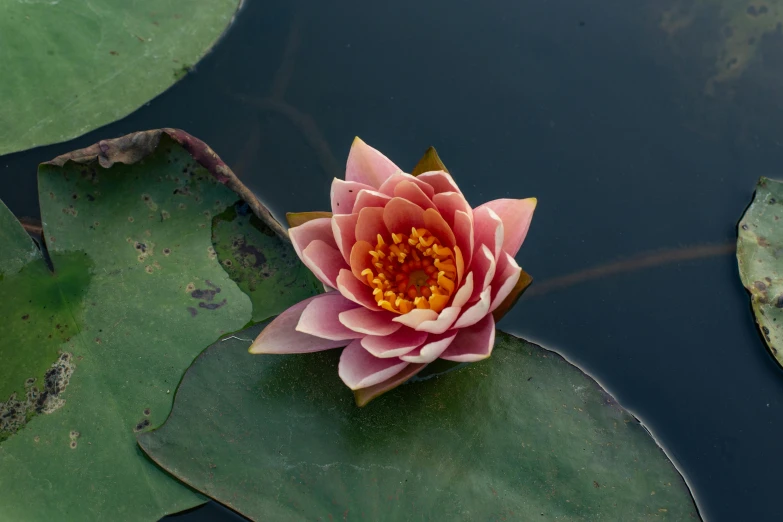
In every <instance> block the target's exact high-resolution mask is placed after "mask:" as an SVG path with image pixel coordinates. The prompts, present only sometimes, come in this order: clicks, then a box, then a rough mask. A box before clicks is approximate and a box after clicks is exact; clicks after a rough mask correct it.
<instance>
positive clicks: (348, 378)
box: [337, 339, 408, 390]
mask: <svg viewBox="0 0 783 522" xmlns="http://www.w3.org/2000/svg"><path fill="white" fill-rule="evenodd" d="M406 366H408V363H407V362H405V361H401V360H399V359H397V358H388V359H382V358H380V357H375V356H374V355H372V354H371V353H370V352H368V351H367V350H365V349H364V348H362V344H361V341H360V340H359V339H355V340H354V341H353V342H351V344H349V345H348V346H346V347H345V350H343V354H342V355H341V356H340V364H339V365H338V367H337V371H338V373H339V375H340V378H341V379H342V380H343V382H344V383H345V384H346V385H347V386H348V387H349V388H350V389H352V390H358V389H359V388H367V387H368V386H373V385H375V384H378V383H381V382H383V381H385V380H386V379H390V378H392V377H394V376H395V375H397V374H398V373H400V371H401V370H402V369H403V368H405V367H406Z"/></svg>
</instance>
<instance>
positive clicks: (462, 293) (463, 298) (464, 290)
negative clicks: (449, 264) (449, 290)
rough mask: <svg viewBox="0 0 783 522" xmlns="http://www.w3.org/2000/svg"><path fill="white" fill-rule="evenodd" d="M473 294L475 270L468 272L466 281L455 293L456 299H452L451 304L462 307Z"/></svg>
mask: <svg viewBox="0 0 783 522" xmlns="http://www.w3.org/2000/svg"><path fill="white" fill-rule="evenodd" d="M471 296H473V272H468V275H467V276H466V277H465V282H464V283H462V286H461V287H460V288H459V290H457V293H456V294H454V299H452V301H451V306H458V307H460V308H462V307H463V306H465V304H466V303H467V302H468V299H470V298H471Z"/></svg>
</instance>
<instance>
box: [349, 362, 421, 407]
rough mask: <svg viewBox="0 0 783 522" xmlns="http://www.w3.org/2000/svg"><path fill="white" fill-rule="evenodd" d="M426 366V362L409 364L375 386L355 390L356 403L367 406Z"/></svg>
mask: <svg viewBox="0 0 783 522" xmlns="http://www.w3.org/2000/svg"><path fill="white" fill-rule="evenodd" d="M426 366H427V365H426V364H409V365H408V366H406V367H405V368H403V370H402V371H401V372H400V373H398V374H397V375H395V376H394V377H392V378H391V379H387V380H385V381H383V382H382V383H379V384H376V385H374V386H368V387H367V388H361V389H359V390H356V391H354V392H353V396H354V398H355V399H356V405H357V406H359V407H360V408H361V407H362V406H367V404H368V403H369V402H370V401H371V400H373V399H376V398H378V397H380V396H381V395H383V394H384V393H386V392H387V391H390V390H393V389H394V388H396V387H397V386H399V385H401V384H403V383H404V382H405V381H407V380H408V379H410V378H411V377H413V376H414V375H416V374H417V373H419V372H420V371H422V370H423V369H424V368H425V367H426Z"/></svg>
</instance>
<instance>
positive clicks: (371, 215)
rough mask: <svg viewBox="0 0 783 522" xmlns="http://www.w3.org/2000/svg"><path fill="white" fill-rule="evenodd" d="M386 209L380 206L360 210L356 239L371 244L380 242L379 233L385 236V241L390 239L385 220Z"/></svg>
mask: <svg viewBox="0 0 783 522" xmlns="http://www.w3.org/2000/svg"><path fill="white" fill-rule="evenodd" d="M383 213H384V209H382V208H378V207H367V208H363V209H362V210H361V212H359V219H358V220H357V221H356V230H355V232H356V240H357V241H367V242H368V243H370V244H371V245H375V244H377V243H378V234H380V235H381V236H383V238H384V241H390V240H391V237H390V236H389V231H388V230H386V225H385V224H384V222H383Z"/></svg>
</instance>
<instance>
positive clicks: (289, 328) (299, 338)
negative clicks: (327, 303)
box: [250, 294, 348, 353]
mask: <svg viewBox="0 0 783 522" xmlns="http://www.w3.org/2000/svg"><path fill="white" fill-rule="evenodd" d="M324 295H329V294H324ZM322 297H323V295H317V296H315V297H311V298H310V299H305V300H304V301H302V302H301V303H297V304H295V305H294V306H292V307H291V308H289V309H288V310H286V311H285V312H283V313H282V314H280V315H278V316H277V317H275V318H274V320H273V321H272V322H271V323H269V324H268V325H266V328H264V329H263V330H262V331H261V333H260V334H259V335H258V337H256V340H255V341H253V344H252V345H251V346H250V353H309V352H320V351H321V350H328V349H329V348H339V347H340V346H345V345H346V344H347V343H348V340H347V339H346V340H342V341H333V340H330V339H322V338H320V337H314V336H312V335H308V334H305V333H301V332H297V331H296V325H297V324H298V323H299V319H300V318H301V316H302V312H303V311H304V309H305V308H307V306H308V305H309V304H310V303H311V302H313V300H315V299H318V298H322Z"/></svg>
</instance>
